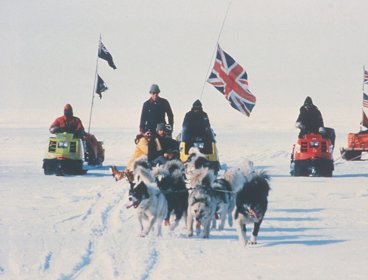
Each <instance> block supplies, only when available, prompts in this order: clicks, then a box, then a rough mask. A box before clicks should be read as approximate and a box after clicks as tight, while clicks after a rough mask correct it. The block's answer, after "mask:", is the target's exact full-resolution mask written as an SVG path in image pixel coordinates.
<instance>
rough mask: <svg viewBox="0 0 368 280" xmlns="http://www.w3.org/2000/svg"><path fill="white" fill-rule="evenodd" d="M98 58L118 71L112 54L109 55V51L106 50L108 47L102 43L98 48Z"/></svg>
mask: <svg viewBox="0 0 368 280" xmlns="http://www.w3.org/2000/svg"><path fill="white" fill-rule="evenodd" d="M98 57H99V58H102V59H104V60H106V61H107V63H108V64H109V65H110V67H111V68H112V69H116V66H115V64H114V61H113V59H112V56H111V54H110V53H109V51H108V50H107V49H106V47H105V46H104V44H103V43H102V42H101V41H100V46H99V48H98Z"/></svg>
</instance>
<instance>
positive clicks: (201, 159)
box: [184, 147, 212, 187]
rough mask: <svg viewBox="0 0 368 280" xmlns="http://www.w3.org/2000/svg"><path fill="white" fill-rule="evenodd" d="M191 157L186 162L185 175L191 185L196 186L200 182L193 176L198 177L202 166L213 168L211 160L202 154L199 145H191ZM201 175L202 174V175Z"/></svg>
mask: <svg viewBox="0 0 368 280" xmlns="http://www.w3.org/2000/svg"><path fill="white" fill-rule="evenodd" d="M188 154H189V157H188V159H187V161H186V162H185V163H184V167H185V176H186V178H187V180H188V183H189V185H190V187H195V186H196V184H198V182H197V181H195V180H193V178H198V176H197V175H198V174H199V175H200V174H201V173H202V171H200V169H201V168H207V169H212V167H211V163H210V161H209V160H208V159H207V158H206V156H205V155H204V154H202V153H201V152H200V151H199V149H198V148H197V147H191V148H190V149H189V152H188ZM200 176H201V175H200Z"/></svg>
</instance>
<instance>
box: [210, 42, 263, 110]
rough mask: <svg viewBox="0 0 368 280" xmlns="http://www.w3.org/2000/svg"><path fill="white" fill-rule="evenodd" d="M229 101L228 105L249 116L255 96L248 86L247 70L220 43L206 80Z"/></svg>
mask: <svg viewBox="0 0 368 280" xmlns="http://www.w3.org/2000/svg"><path fill="white" fill-rule="evenodd" d="M207 82H208V83H210V84H212V85H213V86H214V87H215V88H216V89H217V90H218V91H220V92H221V93H222V94H223V95H224V96H225V98H226V99H227V100H228V101H229V103H230V105H231V106H232V107H233V108H234V109H236V110H238V111H240V112H241V113H243V114H245V115H247V116H248V117H249V115H250V112H252V109H253V107H254V105H255V104H256V97H255V96H254V95H253V94H252V93H251V92H250V90H249V88H248V75H247V72H245V70H244V69H243V67H241V66H240V65H239V64H238V63H237V62H236V61H235V60H234V59H233V58H232V57H231V56H230V55H228V54H227V53H226V52H224V51H223V50H222V49H221V47H220V45H218V46H217V54H216V60H215V64H214V66H213V69H212V72H211V74H210V76H209V78H208V80H207Z"/></svg>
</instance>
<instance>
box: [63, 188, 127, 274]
mask: <svg viewBox="0 0 368 280" xmlns="http://www.w3.org/2000/svg"><path fill="white" fill-rule="evenodd" d="M124 194H125V190H124V191H119V192H117V193H116V192H113V193H105V194H100V195H99V197H100V198H101V199H99V201H98V202H96V203H95V204H94V205H93V206H91V207H90V208H89V209H88V210H87V212H86V215H84V217H83V218H82V223H83V224H84V226H86V225H87V224H88V223H92V226H91V227H90V229H89V240H88V245H87V248H86V249H85V252H84V253H83V254H81V256H80V259H81V260H79V261H78V262H77V263H75V264H74V266H73V268H72V270H71V272H69V273H63V274H61V276H60V278H59V279H63V280H64V279H73V278H74V277H82V278H83V277H85V275H93V274H94V271H95V270H96V269H97V268H99V269H101V267H102V266H103V267H104V271H105V274H106V275H116V274H117V273H116V269H115V268H114V265H113V257H112V256H111V255H109V254H106V252H104V251H105V249H106V246H105V243H109V242H110V240H109V238H110V237H109V235H110V234H109V231H110V227H113V225H114V221H113V220H114V214H113V213H114V212H115V211H116V209H119V205H120V204H121V203H120V202H121V200H122V199H123V197H124ZM101 204H102V205H101ZM87 222H88V223H87ZM100 244H104V245H102V246H100ZM101 256H104V258H101ZM82 275H83V276H82ZM86 278H87V279H88V278H89V277H86Z"/></svg>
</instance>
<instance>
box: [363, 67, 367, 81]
mask: <svg viewBox="0 0 368 280" xmlns="http://www.w3.org/2000/svg"><path fill="white" fill-rule="evenodd" d="M363 83H364V84H368V71H367V70H365V69H364V77H363Z"/></svg>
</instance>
